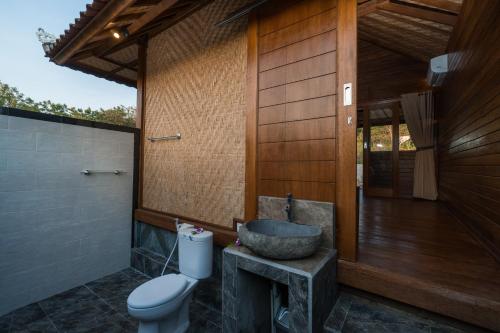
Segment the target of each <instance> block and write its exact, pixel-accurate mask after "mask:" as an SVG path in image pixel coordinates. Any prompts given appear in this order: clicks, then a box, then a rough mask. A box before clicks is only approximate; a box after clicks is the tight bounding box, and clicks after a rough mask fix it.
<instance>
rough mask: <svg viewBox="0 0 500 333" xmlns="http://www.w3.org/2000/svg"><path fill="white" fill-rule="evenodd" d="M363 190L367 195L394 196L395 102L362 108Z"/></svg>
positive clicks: (397, 143)
mask: <svg viewBox="0 0 500 333" xmlns="http://www.w3.org/2000/svg"><path fill="white" fill-rule="evenodd" d="M363 137H364V142H363V191H364V193H365V194H366V195H369V196H383V197H393V196H398V193H397V192H398V191H397V189H398V184H397V183H398V173H399V171H398V170H397V169H398V150H399V105H398V103H390V104H379V105H372V106H369V107H366V108H365V109H363Z"/></svg>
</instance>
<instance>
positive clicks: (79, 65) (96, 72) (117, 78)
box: [64, 62, 137, 88]
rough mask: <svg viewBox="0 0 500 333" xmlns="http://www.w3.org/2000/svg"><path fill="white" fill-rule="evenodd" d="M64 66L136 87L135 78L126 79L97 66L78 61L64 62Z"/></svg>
mask: <svg viewBox="0 0 500 333" xmlns="http://www.w3.org/2000/svg"><path fill="white" fill-rule="evenodd" d="M64 66H66V67H68V68H71V69H74V70H76V71H80V72H83V73H86V74H91V75H94V76H97V77H100V78H103V79H106V80H111V81H114V82H116V83H120V84H124V85H126V86H129V87H132V88H136V87H137V82H136V81H135V80H131V79H128V78H126V77H123V76H121V75H119V74H115V73H113V72H106V71H103V70H101V69H99V68H96V67H92V66H88V65H85V64H82V63H80V62H77V63H66V64H65V65H64Z"/></svg>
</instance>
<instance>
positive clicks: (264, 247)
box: [238, 220, 321, 259]
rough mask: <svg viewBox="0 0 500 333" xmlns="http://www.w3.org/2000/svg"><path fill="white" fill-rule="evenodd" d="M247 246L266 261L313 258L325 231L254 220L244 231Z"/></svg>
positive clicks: (243, 228) (242, 235)
mask: <svg viewBox="0 0 500 333" xmlns="http://www.w3.org/2000/svg"><path fill="white" fill-rule="evenodd" d="M238 236H239V238H240V241H241V243H242V244H243V245H245V246H246V247H248V248H249V249H250V250H252V251H253V252H255V253H257V254H258V255H261V256H263V257H268V258H273V259H298V258H304V257H307V256H310V255H311V254H313V253H314V252H315V251H316V250H317V249H318V246H319V244H320V242H321V228H320V227H318V226H314V225H306V224H297V223H292V222H287V221H279V220H254V221H250V222H248V223H246V224H244V225H242V226H241V227H240V230H239V231H238Z"/></svg>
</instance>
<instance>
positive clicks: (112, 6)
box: [52, 0, 135, 65]
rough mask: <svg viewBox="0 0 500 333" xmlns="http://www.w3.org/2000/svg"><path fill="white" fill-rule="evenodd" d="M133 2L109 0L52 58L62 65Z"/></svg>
mask: <svg viewBox="0 0 500 333" xmlns="http://www.w3.org/2000/svg"><path fill="white" fill-rule="evenodd" d="M134 2H135V0H111V1H110V2H108V3H107V4H106V6H105V7H104V8H103V9H102V10H100V11H99V13H98V14H97V15H96V16H94V17H93V18H92V20H91V21H90V22H89V23H88V24H87V25H86V26H85V27H84V28H83V29H82V30H80V32H79V33H78V34H77V35H76V36H75V37H74V38H73V39H72V40H70V41H69V42H68V43H67V44H66V45H65V46H64V47H63V48H62V49H61V50H59V52H57V54H56V55H54V57H53V58H52V60H53V61H54V62H55V63H56V64H58V65H63V64H64V63H65V62H66V61H68V59H70V58H71V56H72V55H73V54H75V53H76V52H77V51H78V50H79V49H80V48H81V47H82V46H84V45H85V44H86V43H87V42H88V41H89V40H90V39H91V38H92V37H93V36H94V35H95V34H97V33H98V32H99V31H101V30H102V29H103V28H104V27H105V26H106V24H108V22H109V21H111V20H112V19H113V18H114V17H116V16H117V15H118V14H120V13H121V12H122V11H123V10H125V9H126V8H127V7H128V6H130V5H132V4H133V3H134Z"/></svg>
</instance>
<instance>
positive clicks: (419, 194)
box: [401, 91, 438, 200]
mask: <svg viewBox="0 0 500 333" xmlns="http://www.w3.org/2000/svg"><path fill="white" fill-rule="evenodd" d="M401 106H402V109H403V114H404V117H405V120H406V124H407V125H408V130H409V132H410V136H411V139H412V140H413V142H414V143H415V146H416V147H417V153H416V155H415V169H414V175H413V196H414V197H415V198H422V199H428V200H436V199H437V195H438V193H437V184H436V168H435V163H434V101H433V98H432V92H431V91H427V92H423V93H413V94H406V95H402V96H401Z"/></svg>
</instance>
